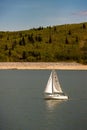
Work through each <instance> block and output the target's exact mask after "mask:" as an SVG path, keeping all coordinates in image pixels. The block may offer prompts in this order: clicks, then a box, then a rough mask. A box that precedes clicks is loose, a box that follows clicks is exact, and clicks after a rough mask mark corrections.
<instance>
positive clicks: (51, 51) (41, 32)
mask: <svg viewBox="0 0 87 130" xmlns="http://www.w3.org/2000/svg"><path fill="white" fill-rule="evenodd" d="M22 61H23V62H43V61H44V62H59V61H66V62H67V61H70V62H72V61H76V62H79V63H82V64H87V23H79V24H66V25H60V26H52V27H51V26H49V27H38V28H33V29H29V30H24V31H14V32H4V31H1V32H0V62H22Z"/></svg>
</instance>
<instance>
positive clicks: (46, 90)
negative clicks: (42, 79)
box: [44, 72, 52, 93]
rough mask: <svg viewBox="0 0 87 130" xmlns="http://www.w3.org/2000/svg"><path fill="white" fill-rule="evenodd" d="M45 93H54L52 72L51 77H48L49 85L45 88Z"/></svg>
mask: <svg viewBox="0 0 87 130" xmlns="http://www.w3.org/2000/svg"><path fill="white" fill-rule="evenodd" d="M44 92H45V93H52V72H51V74H50V77H49V79H48V82H47V86H46V88H45V91H44Z"/></svg>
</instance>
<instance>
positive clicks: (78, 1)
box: [0, 0, 87, 31]
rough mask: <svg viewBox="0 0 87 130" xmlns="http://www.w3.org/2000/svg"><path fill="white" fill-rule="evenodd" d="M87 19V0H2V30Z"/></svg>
mask: <svg viewBox="0 0 87 130" xmlns="http://www.w3.org/2000/svg"><path fill="white" fill-rule="evenodd" d="M86 21H87V0H0V31H19V30H28V29H31V28H38V27H40V26H43V27H47V26H55V25H62V24H72V23H81V22H86Z"/></svg>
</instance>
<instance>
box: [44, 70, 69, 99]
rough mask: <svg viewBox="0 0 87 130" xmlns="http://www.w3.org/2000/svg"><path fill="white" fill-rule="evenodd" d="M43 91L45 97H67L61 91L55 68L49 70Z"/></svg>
mask: <svg viewBox="0 0 87 130" xmlns="http://www.w3.org/2000/svg"><path fill="white" fill-rule="evenodd" d="M44 92H45V99H55V100H56V99H58V100H65V99H68V96H66V95H65V94H64V93H63V91H62V89H61V87H60V83H59V80H58V77H57V74H56V72H55V70H53V71H52V72H51V74H50V77H49V79H48V82H47V86H46V88H45V91H44Z"/></svg>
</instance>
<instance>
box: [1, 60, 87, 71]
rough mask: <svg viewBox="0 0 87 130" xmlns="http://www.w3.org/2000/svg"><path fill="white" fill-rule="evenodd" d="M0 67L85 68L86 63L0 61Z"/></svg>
mask: <svg viewBox="0 0 87 130" xmlns="http://www.w3.org/2000/svg"><path fill="white" fill-rule="evenodd" d="M0 69H1V70H4V69H19V70H23V69H30V70H39V69H40V70H41V69H59V70H87V65H82V64H79V63H76V62H0Z"/></svg>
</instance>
